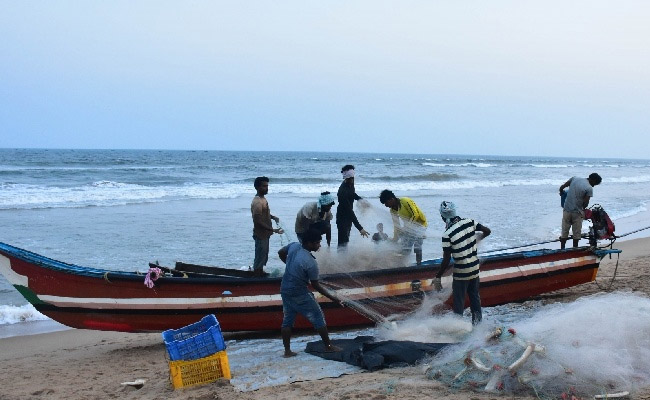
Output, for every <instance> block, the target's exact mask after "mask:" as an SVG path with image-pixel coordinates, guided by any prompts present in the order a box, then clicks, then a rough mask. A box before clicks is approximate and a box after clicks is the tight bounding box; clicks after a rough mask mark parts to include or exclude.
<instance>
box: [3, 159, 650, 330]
mask: <svg viewBox="0 0 650 400" xmlns="http://www.w3.org/2000/svg"><path fill="white" fill-rule="evenodd" d="M345 164H353V165H354V166H355V167H356V173H357V175H356V190H357V193H358V194H359V195H360V196H362V197H364V198H365V199H367V200H369V203H370V206H369V207H367V208H365V209H357V216H358V217H359V220H360V222H361V224H362V225H363V226H364V228H365V229H366V230H367V231H368V232H370V233H371V234H372V233H373V232H375V231H376V228H375V226H376V224H377V223H379V222H382V223H384V226H385V230H386V231H387V232H388V233H389V234H390V233H391V232H392V222H391V219H390V216H389V213H388V209H386V208H385V207H384V206H382V205H381V204H380V203H379V200H378V196H379V193H380V192H381V191H382V190H383V189H390V190H392V191H393V192H394V193H395V194H396V195H397V196H398V197H402V196H406V197H410V198H412V199H413V200H414V201H415V202H416V203H417V204H418V206H419V207H420V208H421V209H422V210H423V211H424V213H425V214H426V216H427V219H428V223H429V227H428V230H427V239H426V240H425V242H424V246H423V255H424V259H429V258H437V257H440V256H441V253H442V252H441V246H440V235H441V233H442V230H443V223H442V221H441V219H440V217H439V214H438V211H437V210H438V206H439V204H440V202H441V201H442V200H451V201H453V202H455V203H456V205H457V208H458V211H459V214H460V215H461V216H466V217H470V218H473V219H476V220H477V221H479V222H481V223H482V224H484V225H486V226H488V227H490V229H491V230H492V235H491V236H490V237H489V238H488V239H487V240H485V241H484V242H483V243H482V248H481V250H482V251H487V250H494V249H501V248H509V247H514V246H521V245H526V244H530V243H538V242H544V241H549V240H554V239H556V238H557V237H558V236H559V232H560V229H559V228H560V219H561V214H562V210H561V208H560V197H559V195H558V187H559V186H560V185H561V184H562V183H564V182H565V181H566V180H567V179H568V178H570V177H572V176H579V177H587V176H588V175H589V174H590V173H592V172H597V173H599V174H600V175H601V176H602V177H603V181H602V184H601V185H599V186H597V187H596V188H594V197H593V198H592V201H591V204H596V203H597V204H601V205H602V206H603V207H604V208H605V210H606V211H607V212H608V213H609V215H610V216H611V217H612V219H613V220H614V222H615V223H616V224H617V232H616V233H617V234H619V235H620V234H624V233H626V232H630V231H633V230H636V229H639V228H642V227H643V219H642V218H639V216H640V215H642V214H645V213H646V211H647V203H648V194H650V160H629V159H593V158H585V157H575V158H556V157H520V156H481V155H440V154H379V153H377V154H373V153H320V152H233V151H167V150H160V151H158V150H58V149H57V150H54V149H0V221H1V223H2V232H1V233H0V241H1V242H5V243H8V244H11V245H14V246H18V247H21V248H24V249H27V250H30V251H34V252H36V253H39V254H42V255H44V256H47V257H50V258H54V259H58V260H61V261H65V262H69V263H73V264H78V265H83V266H89V267H95V268H105V269H116V270H125V271H129V270H130V271H135V270H138V271H143V272H146V271H147V269H148V263H149V262H158V263H160V264H161V265H167V266H173V265H174V262H176V261H185V262H190V263H197V264H207V265H217V266H223V267H230V268H241V267H247V266H250V265H251V264H252V261H253V249H254V244H253V239H252V222H251V215H250V202H251V199H252V198H253V196H254V195H255V189H254V188H253V180H254V179H255V177H256V176H267V177H269V178H270V189H269V193H268V195H267V199H268V201H269V205H270V207H271V212H272V213H273V214H274V215H277V216H278V217H280V225H281V227H283V228H284V229H285V230H286V234H285V235H274V236H273V237H272V238H271V250H270V260H269V264H268V266H267V268H268V269H271V270H273V269H278V268H281V267H282V263H281V261H280V260H279V259H278V258H277V256H275V254H276V252H277V250H278V249H279V248H280V247H281V246H282V245H284V244H287V243H288V242H289V241H291V240H295V233H294V229H293V227H294V221H295V216H296V214H297V212H298V210H299V209H300V207H301V206H302V205H303V204H304V203H306V202H309V201H315V200H316V199H317V198H318V195H319V193H320V192H322V191H326V190H327V191H330V192H332V193H336V191H337V190H338V187H339V185H340V183H341V174H340V170H341V167H342V166H343V165H345ZM333 211H335V210H333ZM622 227H623V228H624V229H625V230H622V229H621V228H622ZM586 228H587V224H585V226H584V228H583V229H585V230H586ZM351 237H352V238H351V242H350V246H366V248H367V247H368V243H369V239H364V238H362V237H361V236H360V235H359V234H358V232H357V231H356V229H354V228H353V229H352V235H351ZM585 244H586V242H585ZM548 247H551V248H557V247H559V245H558V244H557V243H552V244H550V245H548ZM321 251H323V252H327V251H330V252H331V251H336V227H335V225H333V238H332V248H331V249H327V248H326V246H324V248H323V249H322V250H321ZM412 257H413V256H412ZM40 319H46V318H45V317H43V316H41V315H40V314H38V313H35V312H34V311H33V310H32V309H31V308H30V307H29V306H27V305H26V301H25V300H24V299H23V298H22V296H20V294H19V293H18V292H17V291H16V290H15V289H14V288H13V287H11V286H10V285H9V283H8V282H7V281H6V280H5V279H4V278H3V277H0V325H3V324H15V323H29V322H30V321H34V320H40Z"/></svg>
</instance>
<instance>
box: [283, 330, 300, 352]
mask: <svg viewBox="0 0 650 400" xmlns="http://www.w3.org/2000/svg"><path fill="white" fill-rule="evenodd" d="M280 332H281V333H282V344H283V345H284V357H293V356H295V355H296V354H297V353H294V352H293V351H291V327H286V328H282V329H280Z"/></svg>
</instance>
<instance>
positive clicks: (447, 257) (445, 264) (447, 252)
mask: <svg viewBox="0 0 650 400" xmlns="http://www.w3.org/2000/svg"><path fill="white" fill-rule="evenodd" d="M450 261H451V249H444V250H443V251H442V263H441V264H440V269H439V270H438V273H437V274H436V278H438V279H440V278H442V275H443V274H444V273H445V271H446V270H447V268H449V262H450Z"/></svg>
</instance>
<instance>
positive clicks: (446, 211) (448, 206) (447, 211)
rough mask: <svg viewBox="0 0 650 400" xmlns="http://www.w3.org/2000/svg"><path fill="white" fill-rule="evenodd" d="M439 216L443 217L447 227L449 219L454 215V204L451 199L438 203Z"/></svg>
mask: <svg viewBox="0 0 650 400" xmlns="http://www.w3.org/2000/svg"><path fill="white" fill-rule="evenodd" d="M440 216H441V217H442V218H444V219H445V222H446V223H447V227H449V223H450V222H451V220H452V219H453V218H454V217H456V205H455V204H454V203H452V202H451V201H443V202H442V203H440Z"/></svg>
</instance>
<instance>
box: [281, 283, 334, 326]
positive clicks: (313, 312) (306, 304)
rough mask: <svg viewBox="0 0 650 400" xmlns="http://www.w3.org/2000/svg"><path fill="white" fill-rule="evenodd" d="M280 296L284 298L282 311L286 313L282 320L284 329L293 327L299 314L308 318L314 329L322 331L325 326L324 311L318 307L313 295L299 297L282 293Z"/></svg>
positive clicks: (307, 294)
mask: <svg viewBox="0 0 650 400" xmlns="http://www.w3.org/2000/svg"><path fill="white" fill-rule="evenodd" d="M280 296H282V311H283V312H284V318H283V319H282V327H283V328H291V327H293V324H294V322H295V321H296V315H297V314H300V315H302V316H303V317H305V318H307V320H308V321H309V322H310V323H311V324H312V325H313V326H314V329H320V328H322V327H324V326H325V317H324V316H323V310H321V308H320V306H319V305H318V302H317V301H316V298H315V297H314V294H313V293H311V292H309V293H305V294H301V295H297V296H290V295H286V294H284V293H280Z"/></svg>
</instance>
